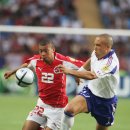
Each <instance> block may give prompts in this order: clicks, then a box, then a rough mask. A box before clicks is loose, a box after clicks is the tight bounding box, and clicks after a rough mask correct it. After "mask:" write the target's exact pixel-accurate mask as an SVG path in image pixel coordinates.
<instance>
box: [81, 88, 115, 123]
mask: <svg viewBox="0 0 130 130" xmlns="http://www.w3.org/2000/svg"><path fill="white" fill-rule="evenodd" d="M79 95H81V96H83V97H85V99H86V101H87V105H88V111H89V112H91V115H92V116H93V117H94V118H95V119H96V121H97V122H98V124H100V125H102V126H111V125H112V124H113V123H114V113H115V110H116V106H117V97H116V96H114V97H113V98H110V99H105V98H101V97H98V96H95V95H94V94H92V92H91V91H90V89H89V88H88V87H87V86H85V87H84V88H83V90H82V91H81V92H80V93H79Z"/></svg>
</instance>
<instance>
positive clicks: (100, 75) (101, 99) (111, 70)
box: [59, 34, 119, 130]
mask: <svg viewBox="0 0 130 130" xmlns="http://www.w3.org/2000/svg"><path fill="white" fill-rule="evenodd" d="M112 45H113V39H112V37H111V36H110V35H108V34H101V35H99V36H97V37H96V39H95V41H94V51H93V52H92V55H91V58H90V59H89V60H87V61H86V63H85V64H84V65H83V66H82V67H81V68H80V69H79V71H76V70H73V69H69V68H67V67H65V66H63V65H60V66H59V68H60V69H61V70H62V71H63V72H64V73H65V74H70V75H73V76H76V77H78V78H83V79H88V80H90V81H89V83H88V85H87V84H86V86H84V88H83V90H82V91H81V92H80V93H79V94H78V95H77V96H76V97H74V98H73V99H72V100H71V101H70V102H69V103H68V105H67V106H66V108H65V110H64V116H63V120H62V128H61V130H70V128H71V127H72V126H73V124H74V116H75V115H77V114H78V113H81V112H85V113H89V112H90V113H91V115H92V116H93V117H94V118H95V119H96V121H97V125H96V130H108V127H109V126H111V125H113V123H114V113H115V110H116V106H117V96H116V87H117V86H118V83H119V61H118V58H117V56H116V54H115V52H114V50H113V49H112Z"/></svg>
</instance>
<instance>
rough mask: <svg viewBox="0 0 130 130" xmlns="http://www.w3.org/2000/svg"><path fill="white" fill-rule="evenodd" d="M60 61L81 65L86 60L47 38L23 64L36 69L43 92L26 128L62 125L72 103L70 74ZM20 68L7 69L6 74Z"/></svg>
mask: <svg viewBox="0 0 130 130" xmlns="http://www.w3.org/2000/svg"><path fill="white" fill-rule="evenodd" d="M60 64H62V65H64V66H66V67H70V68H73V69H78V68H79V67H81V66H82V65H83V62H82V61H79V60H75V59H73V58H70V57H68V56H63V55H61V54H59V53H57V52H55V47H54V45H53V42H52V41H50V40H43V41H41V42H40V43H39V55H34V56H33V57H32V58H30V59H28V60H27V61H26V63H25V64H23V65H22V66H21V67H29V68H30V69H32V70H34V72H35V73H36V76H37V84H38V94H39V98H38V101H37V105H36V107H35V108H34V109H33V110H32V111H31V112H30V113H29V115H28V117H27V119H26V121H25V123H24V126H23V129H22V130H39V127H40V126H42V127H43V129H44V130H58V129H60V126H61V118H62V115H63V112H64V107H65V106H66V104H67V103H68V97H67V95H66V75H65V74H64V73H63V72H62V71H61V70H60V69H59V68H58V66H59V65H60ZM21 67H20V68H21ZM18 69H19V68H17V69H16V70H13V71H10V72H7V73H5V78H6V79H7V78H8V77H10V76H11V75H12V74H14V73H15V72H16V71H17V70H18Z"/></svg>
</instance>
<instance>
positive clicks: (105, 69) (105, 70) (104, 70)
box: [101, 65, 109, 72]
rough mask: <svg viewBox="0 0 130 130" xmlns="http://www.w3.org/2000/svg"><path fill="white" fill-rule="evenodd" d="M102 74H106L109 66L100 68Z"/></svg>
mask: <svg viewBox="0 0 130 130" xmlns="http://www.w3.org/2000/svg"><path fill="white" fill-rule="evenodd" d="M101 70H102V71H103V72H107V71H108V70H109V66H108V65H105V66H104V67H102V69H101Z"/></svg>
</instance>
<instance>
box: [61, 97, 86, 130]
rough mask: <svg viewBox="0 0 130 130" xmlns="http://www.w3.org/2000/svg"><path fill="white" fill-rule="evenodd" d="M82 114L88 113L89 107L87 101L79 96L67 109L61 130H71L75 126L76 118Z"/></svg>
mask: <svg viewBox="0 0 130 130" xmlns="http://www.w3.org/2000/svg"><path fill="white" fill-rule="evenodd" d="M81 112H88V106H87V102H86V99H85V98H84V97H83V96H81V95H78V96H76V97H75V98H73V99H72V100H71V101H70V102H69V103H68V104H67V106H66V108H65V111H64V115H63V119H62V126H61V130H69V129H70V128H71V127H72V126H73V124H74V116H75V115H76V114H78V113H81Z"/></svg>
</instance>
